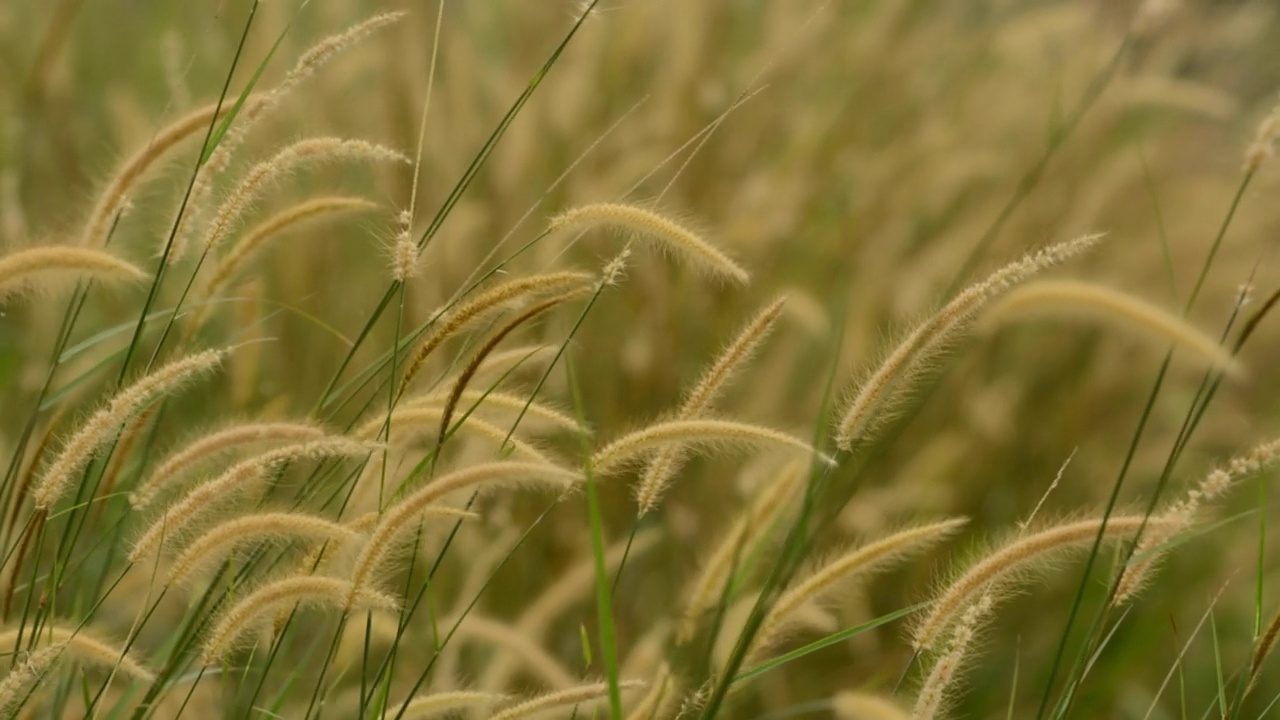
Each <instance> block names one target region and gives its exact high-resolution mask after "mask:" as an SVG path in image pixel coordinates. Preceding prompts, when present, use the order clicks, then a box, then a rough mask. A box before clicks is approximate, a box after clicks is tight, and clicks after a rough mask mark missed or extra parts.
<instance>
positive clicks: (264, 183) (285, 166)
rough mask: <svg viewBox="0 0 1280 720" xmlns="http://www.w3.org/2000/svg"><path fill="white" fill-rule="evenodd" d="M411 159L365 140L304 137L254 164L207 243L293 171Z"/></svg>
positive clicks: (223, 208)
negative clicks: (274, 184) (345, 163)
mask: <svg viewBox="0 0 1280 720" xmlns="http://www.w3.org/2000/svg"><path fill="white" fill-rule="evenodd" d="M408 161H409V159H408V158H407V157H405V156H404V155H403V154H401V153H399V152H397V151H395V150H392V149H391V148H388V147H384V146H382V145H376V144H374V143H371V142H367V141H365V140H345V139H342V138H334V137H322V138H308V139H306V140H300V141H298V142H296V143H294V144H292V145H290V146H288V147H286V148H285V149H283V150H281V151H280V152H278V153H276V154H275V155H274V156H273V157H271V158H269V159H267V160H264V161H262V162H260V163H258V164H257V165H254V166H253V167H252V168H250V169H249V171H248V172H247V173H245V176H244V179H243V180H241V181H240V184H239V185H237V186H236V187H235V189H233V190H232V191H231V193H230V194H229V195H228V196H227V198H226V200H224V201H223V202H222V205H221V206H219V208H218V211H217V212H216V213H215V214H214V216H213V220H212V221H211V223H210V226H209V230H208V232H207V233H206V236H205V246H206V247H209V248H212V247H215V246H217V245H218V244H220V243H221V242H222V241H223V240H224V239H225V238H226V237H227V236H228V235H229V234H230V233H231V231H232V230H234V229H235V228H236V226H237V225H238V224H239V223H240V220H241V218H242V217H243V216H244V215H245V214H246V213H247V212H248V211H249V210H250V209H251V208H252V207H253V205H254V204H255V203H256V202H257V201H258V199H259V198H260V197H261V196H262V194H263V193H264V192H266V190H267V188H269V187H270V186H271V185H272V184H273V183H275V182H278V181H279V180H280V179H282V178H284V177H287V176H288V175H289V174H291V173H292V172H293V171H295V170H297V169H299V168H301V167H304V166H307V165H315V164H320V163H329V162H396V163H404V162H408Z"/></svg>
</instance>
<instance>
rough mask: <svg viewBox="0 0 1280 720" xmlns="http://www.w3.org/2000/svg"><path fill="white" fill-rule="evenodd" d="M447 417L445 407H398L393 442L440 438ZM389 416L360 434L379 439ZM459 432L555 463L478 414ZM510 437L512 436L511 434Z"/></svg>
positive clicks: (532, 458) (373, 421)
mask: <svg viewBox="0 0 1280 720" xmlns="http://www.w3.org/2000/svg"><path fill="white" fill-rule="evenodd" d="M443 417H444V407H443V406H435V407H431V406H429V405H426V406H420V407H405V408H403V409H397V410H395V411H393V412H392V413H391V444H392V445H404V444H406V443H408V442H412V441H413V440H415V439H418V438H422V437H430V438H434V437H436V431H437V430H439V426H440V420H441V419H442V418H443ZM385 423H386V417H385V415H384V416H382V417H374V418H370V419H369V420H368V421H366V422H365V423H364V424H363V425H361V426H360V427H358V428H356V432H355V435H356V437H363V438H370V439H372V438H376V437H378V435H379V434H381V433H382V429H383V427H384V426H385ZM458 433H460V434H463V435H474V436H475V437H478V438H481V439H484V440H487V441H489V442H492V443H493V444H495V445H497V446H498V448H500V449H501V450H502V451H503V452H505V451H506V450H507V449H508V448H509V449H510V450H511V452H512V454H513V455H515V456H517V457H520V458H523V459H525V460H528V461H530V462H538V463H543V464H546V465H553V464H555V463H554V461H553V460H552V458H551V456H549V455H547V454H546V453H544V452H543V451H541V450H539V449H538V448H537V447H535V446H534V445H532V444H530V443H528V442H526V441H524V440H521V439H519V438H517V437H514V436H510V433H509V432H508V431H506V430H503V429H502V428H501V427H498V426H497V425H494V424H493V423H491V422H489V421H488V420H482V419H481V418H478V417H476V416H475V415H469V416H468V417H467V418H466V419H465V420H463V421H462V424H461V425H459V426H458ZM509 436H510V437H509Z"/></svg>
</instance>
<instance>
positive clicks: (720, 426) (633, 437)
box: [591, 419, 832, 475]
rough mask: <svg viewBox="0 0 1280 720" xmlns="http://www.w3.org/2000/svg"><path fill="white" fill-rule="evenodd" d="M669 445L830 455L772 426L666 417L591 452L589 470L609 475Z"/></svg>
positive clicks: (820, 456) (821, 457)
mask: <svg viewBox="0 0 1280 720" xmlns="http://www.w3.org/2000/svg"><path fill="white" fill-rule="evenodd" d="M672 445H678V446H687V447H704V448H714V447H716V446H728V447H734V446H737V447H744V446H745V447H751V446H755V445H782V446H784V447H791V448H794V449H796V450H801V451H803V452H806V453H809V454H812V455H815V456H817V457H818V458H819V459H820V460H822V461H823V462H826V463H828V464H830V463H831V462H832V460H831V458H828V457H827V456H825V455H823V454H822V453H820V452H818V451H817V450H816V449H814V447H813V446H811V445H810V444H809V443H807V442H805V441H803V440H800V439H799V438H795V437H792V436H790V435H788V434H786V433H783V432H779V431H777V430H774V429H772V428H767V427H763V426H760V425H753V424H751V423H743V422H737V421H734V420H716V419H696V420H668V421H666V422H659V423H654V424H653V425H650V426H649V427H646V428H643V429H641V430H637V431H635V432H633V433H630V434H628V435H624V436H622V437H620V438H618V439H617V440H614V441H613V442H611V443H609V444H608V445H606V446H604V447H603V448H601V449H600V450H597V451H596V453H595V454H594V455H592V456H591V469H592V472H594V473H597V474H599V475H608V474H611V473H614V472H619V471H621V470H622V469H623V468H625V467H626V466H627V465H628V464H629V463H632V462H634V461H636V460H637V458H639V457H640V456H642V455H644V454H645V453H648V452H650V451H652V450H654V449H657V448H663V447H668V446H672Z"/></svg>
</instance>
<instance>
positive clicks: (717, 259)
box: [547, 203, 750, 284]
mask: <svg viewBox="0 0 1280 720" xmlns="http://www.w3.org/2000/svg"><path fill="white" fill-rule="evenodd" d="M591 228H613V229H618V230H624V231H627V232H630V233H632V234H633V235H634V236H635V237H637V238H640V239H643V240H648V241H651V242H654V243H656V245H657V246H658V247H659V248H662V249H663V250H666V251H668V252H671V253H672V254H673V255H676V256H678V257H684V258H686V259H688V260H690V261H691V262H692V263H693V265H694V266H695V267H697V268H698V269H700V270H703V271H705V272H708V273H710V274H712V275H716V276H719V277H723V278H727V279H730V280H733V281H735V282H737V283H742V284H745V283H746V282H747V280H749V279H750V275H749V274H748V273H747V271H746V270H744V269H743V268H742V266H740V265H738V264H737V263H736V262H734V261H733V260H732V259H731V258H730V257H729V256H728V255H726V254H724V252H723V251H721V250H720V249H718V248H716V247H715V246H714V245H712V244H711V243H709V242H707V241H706V240H704V239H702V238H701V237H699V236H698V234H697V233H695V232H694V231H692V230H690V229H689V228H687V227H685V226H683V225H681V224H679V223H677V222H675V221H674V220H671V219H670V218H667V217H664V216H662V215H659V214H658V213H656V212H654V211H652V210H647V209H645V208H642V207H637V206H635V205H624V204H622V203H595V204H592V205H582V206H579V207H576V208H571V209H569V210H566V211H565V212H562V213H560V214H559V215H556V216H555V217H553V218H551V221H550V224H549V225H548V228H547V231H548V232H558V231H561V230H588V229H591Z"/></svg>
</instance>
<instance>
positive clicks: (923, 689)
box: [911, 593, 995, 720]
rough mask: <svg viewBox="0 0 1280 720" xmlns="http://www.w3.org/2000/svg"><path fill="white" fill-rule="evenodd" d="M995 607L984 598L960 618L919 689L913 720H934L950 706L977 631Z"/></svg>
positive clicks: (990, 599)
mask: <svg viewBox="0 0 1280 720" xmlns="http://www.w3.org/2000/svg"><path fill="white" fill-rule="evenodd" d="M994 606H995V601H994V600H993V598H992V596H991V594H990V593H986V594H983V596H982V597H980V598H979V599H978V600H977V602H975V603H974V604H973V605H970V606H969V607H968V608H966V609H965V611H964V613H963V614H961V616H960V619H959V622H957V623H956V627H955V630H953V631H952V633H951V637H950V641H949V642H948V643H947V648H946V650H945V651H944V652H943V653H942V655H940V656H939V657H938V659H937V660H936V661H935V662H934V664H933V667H932V668H931V669H930V670H929V675H928V676H927V677H925V680H924V683H923V684H922V685H921V686H920V693H919V694H918V695H917V696H916V704H915V707H913V708H912V711H911V717H912V720H933V719H934V718H936V717H938V714H939V713H940V712H941V711H942V709H943V707H944V706H945V704H946V702H947V693H948V691H949V689H950V688H951V686H952V684H953V683H954V682H955V680H956V678H957V677H958V676H959V674H960V670H961V669H962V668H963V667H964V661H965V659H966V657H967V656H968V654H969V650H970V648H971V647H972V646H973V643H974V640H975V639H976V638H977V635H978V630H979V628H980V627H981V625H982V624H983V623H984V622H985V620H986V618H987V617H988V616H989V615H990V614H991V612H992V609H993V608H994Z"/></svg>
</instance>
